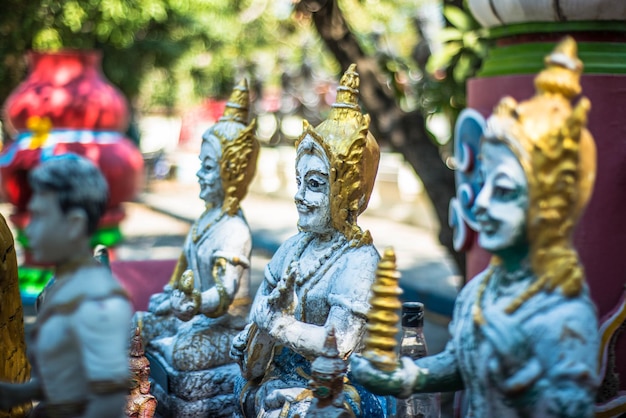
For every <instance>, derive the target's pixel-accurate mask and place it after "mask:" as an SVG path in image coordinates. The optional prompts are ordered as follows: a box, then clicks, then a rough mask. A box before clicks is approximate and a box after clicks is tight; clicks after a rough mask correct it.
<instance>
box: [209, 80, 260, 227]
mask: <svg viewBox="0 0 626 418" xmlns="http://www.w3.org/2000/svg"><path fill="white" fill-rule="evenodd" d="M249 106H250V95H249V92H248V82H247V81H246V80H245V79H243V80H242V81H241V82H240V83H239V84H238V85H237V86H235V87H234V88H233V91H232V93H231V95H230V98H229V100H228V102H227V103H226V109H225V110H224V114H223V115H222V117H221V118H220V119H219V121H218V122H217V123H216V124H215V125H214V126H213V127H212V128H209V132H210V133H211V134H213V135H215V136H216V137H218V138H219V139H220V142H221V147H222V157H221V159H220V175H221V178H222V186H223V188H224V194H225V197H224V203H223V205H222V211H223V212H225V213H227V214H228V215H230V216H233V215H234V214H236V213H237V211H238V210H239V203H240V202H241V200H242V199H243V198H244V197H245V195H246V193H247V192H248V186H249V185H250V182H252V179H253V177H254V173H255V171H256V163H257V158H258V155H259V141H258V140H257V138H256V135H255V129H256V120H252V122H250V124H249V125H248V126H246V123H247V120H248V109H249ZM205 135H206V134H205Z"/></svg>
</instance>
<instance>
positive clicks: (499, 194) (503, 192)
mask: <svg viewBox="0 0 626 418" xmlns="http://www.w3.org/2000/svg"><path fill="white" fill-rule="evenodd" d="M493 197H495V198H498V199H500V200H512V199H514V198H515V197H517V189H512V188H509V187H502V186H495V187H494V188H493Z"/></svg>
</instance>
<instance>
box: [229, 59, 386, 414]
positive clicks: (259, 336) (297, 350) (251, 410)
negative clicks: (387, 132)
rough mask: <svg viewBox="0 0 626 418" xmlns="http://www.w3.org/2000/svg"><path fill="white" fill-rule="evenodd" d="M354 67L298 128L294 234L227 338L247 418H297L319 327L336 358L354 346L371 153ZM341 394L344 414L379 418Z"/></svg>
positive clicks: (306, 394) (366, 269) (365, 403)
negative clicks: (321, 113)
mask: <svg viewBox="0 0 626 418" xmlns="http://www.w3.org/2000/svg"><path fill="white" fill-rule="evenodd" d="M355 68H356V66H355V65H352V66H350V68H348V70H347V71H346V72H345V74H344V75H343V77H342V78H341V82H340V86H339V88H338V92H337V101H336V103H335V104H334V105H333V108H332V110H331V112H330V115H329V117H328V119H327V120H326V121H324V122H322V123H321V124H320V125H319V126H318V127H316V128H313V127H312V126H310V125H309V124H308V123H307V122H305V123H304V130H303V133H302V135H301V136H300V138H299V139H298V140H297V141H296V149H297V152H296V183H297V185H298V190H297V193H296V195H295V203H296V208H297V210H298V215H299V217H298V229H299V233H298V234H297V235H295V236H293V237H291V238H290V239H288V240H287V241H286V242H285V243H283V244H282V245H281V246H280V248H279V249H278V250H277V251H276V253H275V254H274V256H273V257H272V259H271V260H270V262H269V264H268V265H267V267H266V269H265V277H264V280H263V282H262V284H261V286H260V288H259V290H258V292H257V295H256V298H255V300H254V303H253V305H252V308H251V312H250V321H251V323H250V324H248V325H247V326H246V328H245V330H244V331H243V332H242V333H240V334H239V335H238V336H237V337H235V339H234V340H233V346H232V351H231V353H232V356H233V357H234V358H236V359H237V360H238V361H239V362H240V364H241V367H242V374H243V377H244V379H242V381H240V382H238V386H237V391H236V393H237V394H238V396H239V399H240V403H241V405H242V409H243V410H242V412H243V414H244V415H245V416H247V417H274V416H278V415H277V414H279V413H280V414H281V416H284V417H295V416H298V414H300V416H304V414H306V411H307V409H308V407H309V406H310V404H311V401H312V399H313V395H312V394H311V391H310V390H308V380H309V377H308V376H310V374H311V361H313V360H314V359H315V358H316V357H319V356H321V355H323V353H324V340H325V339H326V334H327V330H328V329H330V328H333V329H334V330H335V337H336V341H337V349H338V351H339V357H340V358H342V359H346V358H347V357H348V356H349V355H350V354H351V353H353V352H358V351H359V350H360V348H361V340H362V337H363V333H364V330H365V322H366V318H365V314H366V313H367V310H368V308H369V304H368V300H369V294H370V288H371V285H372V282H373V281H374V276H375V271H376V266H377V262H378V259H379V256H378V252H377V251H376V249H375V248H374V246H373V245H372V238H371V235H370V234H369V232H368V231H365V232H364V231H362V230H361V228H360V227H359V226H358V225H357V217H358V215H359V214H361V213H362V212H363V211H364V210H365V208H366V206H367V203H368V200H369V197H370V194H371V191H372V188H373V186H374V179H375V176H376V171H377V168H378V160H379V156H380V153H379V149H378V145H377V143H376V140H375V139H374V137H373V136H372V135H371V134H370V133H369V130H368V127H369V116H367V115H363V114H362V113H361V110H360V107H359V105H358V104H357V96H358V87H359V77H358V74H357V73H356V72H355ZM244 385H245V386H244ZM344 391H345V393H346V400H347V402H348V403H349V404H350V408H351V412H352V413H354V414H355V415H357V416H368V417H375V416H380V405H378V403H377V401H378V400H377V399H376V398H375V397H373V396H372V395H371V394H369V393H367V392H365V391H363V392H357V390H355V387H354V386H353V385H352V384H350V383H347V384H346V386H345V390H344ZM357 393H358V394H357ZM359 395H360V397H361V402H360V403H359V401H358V398H359ZM281 411H282V412H281Z"/></svg>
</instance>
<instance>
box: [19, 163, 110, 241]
mask: <svg viewBox="0 0 626 418" xmlns="http://www.w3.org/2000/svg"><path fill="white" fill-rule="evenodd" d="M28 180H29V183H30V186H31V187H32V188H33V190H34V191H35V192H54V193H55V195H56V197H57V201H58V202H59V207H60V208H61V211H62V212H63V213H64V214H66V213H68V212H69V211H70V210H72V209H82V210H83V211H85V214H86V215H87V233H88V234H89V235H91V234H93V233H94V232H96V230H97V228H98V222H100V218H102V215H103V214H104V212H105V210H106V206H107V200H108V198H109V188H108V186H107V182H106V180H105V179H104V176H103V175H102V173H101V172H100V170H99V169H98V167H96V166H95V165H94V164H93V163H92V162H91V161H90V160H88V159H86V158H84V157H80V156H78V155H75V154H63V155H59V156H55V157H51V158H49V159H47V160H45V161H44V162H43V163H41V165H39V166H37V167H36V168H35V169H34V170H32V171H31V172H30V174H29V178H28Z"/></svg>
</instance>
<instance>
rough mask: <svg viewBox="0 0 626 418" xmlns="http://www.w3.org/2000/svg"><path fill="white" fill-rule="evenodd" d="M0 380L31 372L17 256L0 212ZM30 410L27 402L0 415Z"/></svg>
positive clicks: (12, 417) (17, 379)
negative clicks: (0, 352) (27, 356)
mask: <svg viewBox="0 0 626 418" xmlns="http://www.w3.org/2000/svg"><path fill="white" fill-rule="evenodd" d="M0 254H1V255H2V261H1V263H0V300H2V302H1V303H0V347H1V350H2V358H1V359H0V381H2V382H12V383H23V382H25V381H27V380H28V378H29V376H30V364H29V362H28V359H27V358H26V342H25V340H24V311H23V308H22V299H21V296H20V288H19V285H18V275H17V257H16V255H15V243H14V241H13V233H12V232H11V230H10V229H9V226H8V225H7V222H6V220H5V219H4V217H3V216H2V215H0ZM28 411H30V403H27V404H25V405H20V406H16V407H14V408H12V409H11V410H10V411H0V418H22V417H25V416H26V415H27V413H28Z"/></svg>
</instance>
